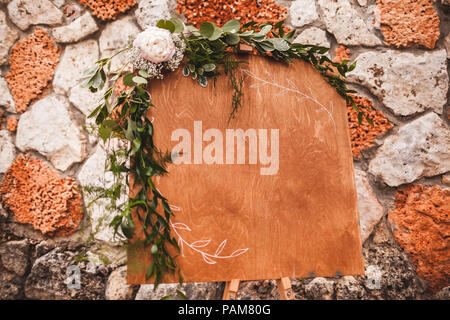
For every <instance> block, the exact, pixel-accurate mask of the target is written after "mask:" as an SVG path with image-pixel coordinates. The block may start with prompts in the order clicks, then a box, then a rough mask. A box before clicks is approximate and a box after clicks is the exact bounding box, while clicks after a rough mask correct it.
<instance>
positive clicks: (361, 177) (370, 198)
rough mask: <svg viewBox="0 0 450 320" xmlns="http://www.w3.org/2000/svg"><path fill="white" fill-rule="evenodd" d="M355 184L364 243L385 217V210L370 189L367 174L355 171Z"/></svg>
mask: <svg viewBox="0 0 450 320" xmlns="http://www.w3.org/2000/svg"><path fill="white" fill-rule="evenodd" d="M355 182H356V192H357V195H358V213H359V228H360V230H361V240H362V242H363V243H364V242H365V241H366V240H367V238H369V236H370V234H371V233H372V232H373V230H374V228H375V226H376V225H377V224H378V222H379V221H380V219H381V218H382V217H383V213H384V210H383V207H382V206H381V204H380V203H379V202H378V199H377V197H376V195H375V194H374V192H373V190H372V188H371V187H370V184H369V180H368V179H367V173H366V172H364V171H362V170H359V169H355Z"/></svg>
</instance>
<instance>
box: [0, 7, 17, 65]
mask: <svg viewBox="0 0 450 320" xmlns="http://www.w3.org/2000/svg"><path fill="white" fill-rule="evenodd" d="M18 37H19V34H18V32H17V31H16V30H14V29H13V28H10V27H9V26H8V24H7V23H6V15H5V13H4V12H3V11H2V10H0V66H1V65H2V64H4V63H6V62H7V61H8V53H9V49H11V47H12V45H13V44H14V42H15V41H16V39H17V38H18Z"/></svg>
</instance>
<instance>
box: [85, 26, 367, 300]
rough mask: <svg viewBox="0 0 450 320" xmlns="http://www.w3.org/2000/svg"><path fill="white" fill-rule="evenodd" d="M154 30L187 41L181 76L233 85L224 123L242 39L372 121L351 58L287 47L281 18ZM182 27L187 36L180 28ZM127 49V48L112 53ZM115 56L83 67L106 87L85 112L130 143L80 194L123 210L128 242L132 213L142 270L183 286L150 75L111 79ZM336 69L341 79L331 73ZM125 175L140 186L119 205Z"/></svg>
mask: <svg viewBox="0 0 450 320" xmlns="http://www.w3.org/2000/svg"><path fill="white" fill-rule="evenodd" d="M158 27H160V28H164V29H167V30H169V31H170V32H172V33H179V34H180V35H181V37H182V39H183V40H184V41H185V43H186V50H185V56H186V58H187V62H186V64H185V66H184V67H183V75H184V76H185V77H189V76H191V77H192V79H194V80H196V81H198V83H199V84H200V85H201V86H202V87H206V86H207V85H208V83H209V82H210V81H208V80H212V82H213V83H215V81H216V79H217V77H218V76H219V75H221V72H223V73H225V74H226V75H228V78H229V81H230V85H231V87H232V88H233V95H232V111H231V113H230V117H229V121H230V120H231V119H232V118H234V116H235V115H236V113H237V111H238V110H239V108H240V107H241V100H242V96H243V92H242V87H243V82H244V77H243V76H242V75H240V74H239V72H238V71H239V70H238V69H239V65H240V64H241V63H242V61H238V60H235V59H234V58H233V56H232V54H233V53H236V52H237V51H238V46H239V44H241V43H244V44H247V45H249V46H251V47H253V48H254V49H256V50H257V51H258V52H259V54H261V55H264V56H268V57H270V58H273V59H275V60H278V61H281V62H284V63H291V62H293V61H294V60H295V59H301V60H304V61H307V62H309V63H311V64H312V65H313V66H314V67H315V68H316V69H317V70H318V71H319V72H320V73H321V74H322V75H323V76H324V77H325V78H326V79H327V81H328V83H330V84H331V85H332V86H334V87H335V88H336V90H337V91H338V93H339V94H341V95H342V96H343V97H345V99H346V101H347V103H348V104H350V105H352V107H353V108H354V109H355V110H356V111H357V112H358V119H359V121H360V122H361V121H362V120H363V118H364V117H365V118H366V119H367V121H369V123H372V121H371V120H370V119H369V118H368V117H367V115H366V114H364V112H363V111H362V107H363V106H361V105H356V104H355V102H354V101H353V98H352V96H351V95H350V94H351V93H355V91H352V90H349V89H348V88H347V87H346V84H345V82H344V80H343V77H345V75H346V74H347V72H349V71H351V70H353V69H354V68H355V63H353V64H351V65H348V61H343V62H342V63H335V62H332V61H331V60H330V59H329V58H328V57H326V56H325V55H324V54H325V53H326V52H327V51H328V49H327V48H324V47H319V46H313V45H303V44H299V43H294V44H291V43H290V42H289V40H290V39H291V38H292V36H293V35H294V33H293V32H290V33H285V32H284V29H283V22H280V23H277V24H276V25H271V24H268V23H263V24H260V25H257V23H256V22H249V23H247V24H245V25H243V26H242V27H241V26H240V23H239V21H237V20H231V21H228V22H227V23H225V24H224V26H223V27H222V28H219V27H218V26H216V25H215V24H214V23H211V22H205V23H203V24H202V25H201V27H200V29H196V28H194V27H192V26H188V27H186V28H185V27H184V25H183V23H182V22H181V21H179V20H178V19H176V18H172V19H170V20H161V21H159V22H158ZM185 29H186V31H187V33H184V32H183V31H185ZM269 35H271V36H270V37H269ZM130 48H131V47H128V48H125V49H123V50H121V51H119V52H117V53H116V54H115V55H117V54H119V53H121V52H123V51H126V50H129V49H130ZM115 55H114V56H115ZM114 56H112V57H110V58H104V59H100V60H99V61H97V62H96V64H95V66H94V67H92V68H89V69H88V70H86V71H85V73H84V74H83V76H84V77H85V78H87V79H86V81H85V82H84V87H86V88H89V90H91V91H92V92H96V91H98V90H101V89H103V88H104V87H105V85H106V84H108V89H107V90H106V91H105V93H104V95H103V98H102V100H101V101H100V102H99V104H98V106H97V107H96V108H95V110H94V111H93V112H92V113H91V114H90V115H89V117H91V118H95V123H96V125H97V126H98V128H97V130H98V134H99V136H100V137H101V138H102V139H103V140H104V141H105V142H106V141H108V140H109V139H111V138H118V139H119V140H122V141H125V142H127V147H126V149H125V150H119V151H111V152H110V153H109V155H108V164H107V167H106V168H105V170H106V171H109V172H111V173H112V174H113V175H114V177H115V182H114V184H113V186H112V187H110V188H107V189H105V188H98V187H86V188H85V191H86V192H89V193H91V194H95V195H96V196H95V199H98V198H108V199H110V200H111V204H110V208H112V209H114V210H118V211H120V214H119V215H117V216H115V217H113V219H112V222H111V226H112V227H113V228H114V230H115V232H116V233H117V231H118V230H119V228H120V230H121V231H122V233H123V234H124V235H125V236H126V237H127V238H128V239H130V238H132V237H133V235H134V233H135V225H134V222H133V219H132V214H133V215H134V217H136V219H138V220H139V221H140V223H142V225H143V230H142V231H143V233H144V235H145V238H144V241H143V245H144V246H145V248H147V249H148V250H149V253H150V254H151V256H152V257H153V261H152V263H151V264H150V265H149V266H148V267H147V268H146V272H145V277H146V279H150V278H153V279H154V281H155V288H156V287H157V286H158V284H159V283H160V282H161V280H162V279H163V277H164V274H165V273H167V272H170V273H173V274H174V273H175V272H177V275H178V278H179V281H180V284H182V282H183V275H182V271H181V269H180V268H179V266H178V264H177V263H176V260H175V257H174V256H172V255H171V254H170V253H169V251H168V247H169V246H173V247H175V248H176V250H177V251H179V250H180V248H179V247H178V243H177V241H176V239H175V238H174V237H172V236H171V231H170V219H171V218H172V217H173V212H172V210H171V209H170V206H169V203H168V200H167V199H166V198H164V196H163V195H162V194H161V193H160V192H159V191H158V189H157V188H156V187H155V186H154V184H153V179H154V178H155V177H156V176H159V175H164V174H167V170H166V167H167V164H168V163H169V162H170V161H171V155H170V154H169V153H167V152H162V151H160V150H159V149H158V148H157V146H155V144H154V140H153V138H154V127H153V125H152V123H151V121H150V120H148V118H147V117H146V115H147V112H148V111H149V109H150V108H151V107H153V105H152V104H151V96H150V94H149V92H148V91H147V85H148V81H149V79H150V76H149V74H148V73H147V72H145V71H144V70H134V72H132V73H124V71H123V70H125V67H126V65H124V66H123V67H122V68H121V69H120V70H118V71H116V72H115V73H114V75H113V76H112V77H111V78H108V76H107V74H108V73H107V70H105V68H107V69H109V65H110V61H111V59H112V58H113V57H114ZM333 68H334V69H335V70H337V72H338V73H339V74H340V76H338V75H336V74H335V70H333ZM120 77H123V78H122V80H123V83H124V84H125V85H126V86H127V87H129V89H127V90H126V91H124V92H122V93H120V94H118V95H117V96H116V95H114V94H113V93H114V88H115V87H116V83H117V80H118V79H119V78H120ZM111 83H112V84H111ZM129 175H132V176H133V178H134V184H135V185H139V186H140V189H139V191H138V192H137V194H136V195H135V196H134V197H129V199H128V200H127V201H126V202H124V203H120V202H119V199H120V194H121V191H122V190H123V187H124V186H125V185H126V186H128V187H130V188H132V187H133V186H130V182H129ZM94 201H95V200H94ZM178 296H179V297H180V298H183V296H184V295H182V293H181V292H179V293H178Z"/></svg>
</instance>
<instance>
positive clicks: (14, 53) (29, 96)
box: [5, 27, 61, 113]
mask: <svg viewBox="0 0 450 320" xmlns="http://www.w3.org/2000/svg"><path fill="white" fill-rule="evenodd" d="M60 55H61V49H60V48H58V47H57V46H56V44H55V41H54V40H53V39H51V38H50V37H49V36H48V34H47V33H46V32H45V30H44V29H43V28H40V27H36V28H34V33H33V34H31V35H29V36H28V37H27V38H25V39H23V40H20V41H18V42H17V43H16V44H15V45H14V47H13V48H12V49H11V55H10V57H9V62H10V65H11V68H10V70H9V72H8V73H7V74H6V76H5V80H6V81H7V82H8V86H9V89H10V91H11V94H12V96H13V98H14V103H15V107H16V110H17V112H20V113H22V112H25V111H26V110H27V107H28V105H29V104H30V103H31V102H32V101H33V100H35V99H38V98H41V97H42V96H44V95H45V94H46V93H47V92H48V91H49V88H50V86H51V81H52V79H53V74H54V73H55V68H56V66H57V64H58V61H59V56H60Z"/></svg>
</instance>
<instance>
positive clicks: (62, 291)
mask: <svg viewBox="0 0 450 320" xmlns="http://www.w3.org/2000/svg"><path fill="white" fill-rule="evenodd" d="M79 254H80V252H78V251H68V250H64V249H63V248H55V249H53V250H52V251H50V252H48V253H46V254H45V255H43V256H41V257H39V258H38V259H36V261H35V262H34V264H33V267H32V269H31V272H30V274H29V275H28V277H27V280H26V282H25V295H26V297H27V298H28V299H40V300H85V299H89V300H98V299H104V297H105V285H106V280H107V270H106V269H105V268H103V269H101V270H97V271H96V272H94V273H90V272H87V271H86V270H87V266H86V265H85V264H77V263H75V259H76V258H77V256H79ZM71 265H78V266H79V267H80V289H81V290H76V289H69V288H68V286H67V284H68V283H72V284H73V283H74V281H73V280H72V282H71V281H70V280H71V279H70V278H69V276H71V275H72V273H71V272H70V270H69V272H68V271H67V269H68V267H69V266H71Z"/></svg>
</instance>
